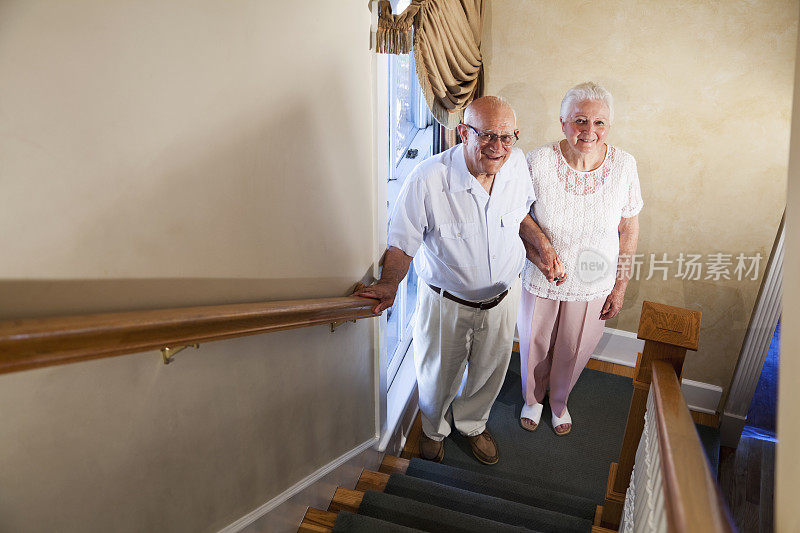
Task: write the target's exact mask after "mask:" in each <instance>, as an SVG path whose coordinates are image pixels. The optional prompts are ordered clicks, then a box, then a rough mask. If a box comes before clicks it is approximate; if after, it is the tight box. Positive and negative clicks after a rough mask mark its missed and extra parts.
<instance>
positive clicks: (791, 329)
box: [775, 41, 800, 533]
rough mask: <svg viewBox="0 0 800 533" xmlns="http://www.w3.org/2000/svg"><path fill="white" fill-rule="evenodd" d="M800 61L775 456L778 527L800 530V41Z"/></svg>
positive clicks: (783, 532)
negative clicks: (799, 499)
mask: <svg viewBox="0 0 800 533" xmlns="http://www.w3.org/2000/svg"><path fill="white" fill-rule="evenodd" d="M797 49H798V57H797V59H798V61H797V62H796V63H795V79H794V110H793V112H792V140H791V148H790V154H789V189H788V193H787V198H786V204H787V205H786V257H785V258H784V264H783V311H782V314H781V324H782V326H781V361H780V376H779V379H778V444H777V457H776V459H775V487H776V488H775V531H776V532H777V533H793V532H795V531H800V513H798V512H797V493H798V491H800V461H798V460H797V454H798V451H800V427H798V425H797V421H798V419H800V388H798V387H797V383H798V382H800V359H798V357H797V356H796V352H797V347H798V346H800V308H798V305H797V303H798V302H800V41H798V45H797Z"/></svg>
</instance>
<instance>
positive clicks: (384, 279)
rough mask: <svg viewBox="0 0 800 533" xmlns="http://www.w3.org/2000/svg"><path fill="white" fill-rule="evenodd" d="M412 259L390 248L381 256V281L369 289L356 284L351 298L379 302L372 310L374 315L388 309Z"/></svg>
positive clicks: (399, 250)
mask: <svg viewBox="0 0 800 533" xmlns="http://www.w3.org/2000/svg"><path fill="white" fill-rule="evenodd" d="M413 259H414V258H413V257H411V256H410V255H407V254H406V253H405V252H404V251H403V250H401V249H400V248H395V247H394V246H390V247H389V248H387V249H386V252H385V253H384V254H383V259H382V262H383V269H382V270H381V279H379V280H378V281H377V283H374V284H372V285H370V286H369V287H365V286H364V285H363V284H362V283H359V284H357V285H356V288H355V290H354V291H353V296H362V297H364V298H375V299H376V300H380V303H378V305H376V306H375V307H374V308H373V310H372V311H373V312H374V313H380V312H382V311H383V310H384V309H389V308H390V307H391V306H392V304H393V303H394V297H395V295H396V294H397V287H398V286H399V285H400V282H401V281H403V278H404V277H405V276H406V274H407V273H408V268H409V267H410V266H411V261H412V260H413Z"/></svg>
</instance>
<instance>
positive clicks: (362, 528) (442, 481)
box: [298, 456, 608, 533]
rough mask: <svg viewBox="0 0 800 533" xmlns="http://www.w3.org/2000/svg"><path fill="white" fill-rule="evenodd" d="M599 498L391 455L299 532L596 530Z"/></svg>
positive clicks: (308, 518) (310, 516)
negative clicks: (377, 470)
mask: <svg viewBox="0 0 800 533" xmlns="http://www.w3.org/2000/svg"><path fill="white" fill-rule="evenodd" d="M597 509H598V508H597V505H596V502H594V501H591V500H589V499H587V498H584V497H581V496H574V495H570V494H565V493H563V492H559V491H558V490H554V489H553V488H549V487H545V486H534V485H528V484H522V483H519V482H515V481H510V480H506V479H500V478H495V477H492V476H489V475H485V474H478V473H475V472H471V471H467V470H462V469H459V468H454V467H452V466H447V465H441V464H437V463H433V462H430V461H423V460H421V459H411V460H408V459H401V458H398V457H392V456H386V457H385V459H384V461H383V463H382V464H381V467H380V471H379V472H371V471H366V470H365V471H364V472H363V473H362V475H361V478H360V479H359V481H358V484H357V485H356V488H355V490H349V489H345V488H342V487H339V488H338V489H337V490H336V493H335V494H334V497H333V501H331V505H330V507H329V508H328V510H327V511H321V510H318V509H308V511H307V512H306V515H305V517H304V519H303V522H302V524H301V525H300V529H299V530H298V531H299V533H322V532H330V531H334V532H354V533H362V532H363V533H366V532H375V531H386V532H394V531H396V532H411V531H448V532H464V533H467V532H475V533H477V532H482V533H483V532H488V531H491V532H495V531H496V532H521V531H542V532H544V531H559V532H581V533H586V532H590V531H593V532H595V533H599V532H603V531H608V530H604V529H602V528H598V527H594V528H593V527H592V522H593V521H594V518H595V514H596V512H597Z"/></svg>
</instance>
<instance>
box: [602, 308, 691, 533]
mask: <svg viewBox="0 0 800 533" xmlns="http://www.w3.org/2000/svg"><path fill="white" fill-rule="evenodd" d="M700 317H701V314H700V311H692V310H690V309H683V308H681V307H672V306H671V305H664V304H657V303H654V302H644V303H643V304H642V316H641V318H640V319H639V332H638V337H639V338H640V339H643V340H644V349H643V350H642V353H640V354H639V356H638V358H637V359H636V370H635V373H634V376H633V398H631V406H630V409H629V410H628V421H627V423H626V424H625V437H623V439H622V450H621V451H620V453H619V462H618V463H612V464H611V467H610V468H609V471H608V483H607V485H606V499H605V504H604V505H603V513H602V516H601V520H600V522H601V523H600V524H597V525H602V526H603V527H606V528H612V529H614V530H616V529H617V528H619V524H620V520H621V518H622V511H623V507H624V505H625V492H626V491H627V489H628V485H629V484H630V481H631V473H632V472H633V463H634V460H635V459H636V450H637V448H638V447H639V439H640V438H641V436H642V430H643V428H644V413H645V409H646V407H647V395H648V393H649V391H650V381H651V379H652V369H651V365H652V363H653V361H655V360H662V361H667V362H669V363H670V364H672V366H673V367H674V368H675V373H676V374H677V375H678V380H680V378H681V374H682V372H683V361H684V359H685V358H686V350H694V351H696V350H697V340H698V337H699V335H700Z"/></svg>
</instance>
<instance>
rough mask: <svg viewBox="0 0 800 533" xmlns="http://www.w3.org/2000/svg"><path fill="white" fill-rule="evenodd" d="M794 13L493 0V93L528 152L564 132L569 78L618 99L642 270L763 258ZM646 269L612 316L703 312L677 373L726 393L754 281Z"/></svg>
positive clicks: (785, 126)
mask: <svg viewBox="0 0 800 533" xmlns="http://www.w3.org/2000/svg"><path fill="white" fill-rule="evenodd" d="M797 19H798V9H797V2H796V1H795V0H792V1H783V0H782V1H764V2H738V1H737V2H722V3H711V2H703V1H699V0H691V1H681V2H677V1H667V2H656V1H647V2H640V1H632V0H627V1H624V0H611V1H608V2H599V3H598V2H577V1H567V2H550V1H539V0H536V1H533V0H532V1H526V2H516V1H511V0H493V1H492V2H490V3H489V4H488V9H487V22H486V25H485V30H484V41H483V43H484V44H483V50H484V54H485V62H486V80H487V92H488V93H489V94H499V95H502V96H505V97H506V98H508V99H509V100H510V101H511V103H512V104H513V105H514V107H515V108H516V110H517V116H518V124H519V127H520V129H521V130H522V140H521V142H520V144H521V147H522V148H523V150H526V151H527V150H529V149H531V148H533V147H535V146H537V145H540V144H544V143H546V142H550V141H554V140H557V139H559V138H563V135H562V133H561V129H560V125H559V122H558V113H559V106H560V102H561V98H562V97H563V95H564V92H566V90H567V89H568V88H569V87H571V86H573V85H575V84H577V83H580V82H582V81H586V80H593V81H596V82H599V83H602V84H603V85H605V86H606V87H607V88H608V89H609V90H610V91H611V92H612V93H613V94H614V97H615V102H616V106H615V111H616V117H615V123H614V125H613V127H612V130H611V133H610V136H609V142H611V143H612V144H615V145H617V146H620V147H622V148H623V149H625V150H627V151H628V152H630V153H632V154H633V155H634V157H635V158H636V160H637V163H638V168H639V177H640V180H641V183H642V190H643V197H644V202H645V207H644V210H643V211H642V213H641V215H640V221H641V236H640V240H639V250H638V251H639V252H641V253H644V254H646V258H647V260H646V262H645V267H646V266H647V264H648V263H649V254H651V253H655V254H657V257H658V258H661V254H663V253H667V254H668V258H670V259H673V260H674V259H677V257H678V254H679V253H681V252H684V253H699V254H710V253H716V252H721V253H731V254H734V256H735V255H736V254H738V253H740V252H742V253H745V254H747V255H754V254H755V253H757V252H760V253H761V254H762V255H763V256H766V255H767V254H769V251H770V249H771V246H772V242H773V240H774V238H775V233H776V231H777V227H778V224H779V222H780V218H781V214H782V212H783V206H784V202H785V187H786V168H787V157H788V143H789V120H790V114H791V101H792V83H793V69H794V58H795V42H796V35H797ZM764 263H765V261H764V262H762V269H761V270H762V273H763V266H764ZM731 270H732V269H731ZM647 274H648V272H647V270H646V268H645V270H644V271H643V276H642V277H641V278H640V281H638V282H637V281H633V282H631V284H630V286H629V288H628V292H627V295H626V304H625V307H624V309H623V312H622V314H621V315H620V317H619V318H618V319H616V320H612V321H609V323H608V325H609V326H610V327H616V328H620V329H625V330H628V331H636V329H637V327H638V320H639V310H640V309H641V304H642V301H644V300H654V301H658V302H663V303H667V304H671V305H677V306H681V307H689V308H693V309H700V310H701V311H702V312H703V321H702V331H701V336H700V350H699V351H698V352H697V353H696V354H690V356H689V357H688V360H687V364H686V367H685V373H684V375H685V377H688V378H690V379H694V380H698V381H702V382H707V383H713V384H716V385H719V386H722V387H725V388H727V386H728V385H729V381H730V379H731V376H732V374H733V370H734V368H735V364H736V360H737V358H738V353H739V350H740V347H741V343H742V340H743V338H744V330H745V328H746V327H747V323H748V319H749V316H750V313H751V310H752V307H753V305H754V303H755V298H756V294H757V292H758V287H759V282H760V280H756V281H737V280H735V278H734V279H733V280H731V281H718V282H714V281H712V280H705V279H703V280H699V281H685V280H682V279H678V278H675V277H674V275H675V274H677V264H673V265H672V266H671V268H670V271H669V276H670V278H669V279H668V280H667V281H662V280H661V279H660V278H657V279H651V280H650V281H646V280H645V279H644V278H645V277H646V276H647ZM704 277H705V273H704Z"/></svg>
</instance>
